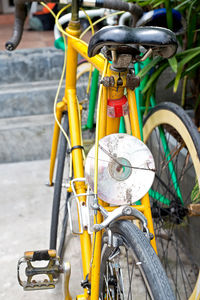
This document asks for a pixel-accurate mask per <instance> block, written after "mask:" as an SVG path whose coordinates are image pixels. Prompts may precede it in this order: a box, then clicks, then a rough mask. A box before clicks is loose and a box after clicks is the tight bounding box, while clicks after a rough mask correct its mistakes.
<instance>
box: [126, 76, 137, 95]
mask: <svg viewBox="0 0 200 300" xmlns="http://www.w3.org/2000/svg"><path fill="white" fill-rule="evenodd" d="M139 85H140V78H139V77H138V76H135V75H134V74H130V73H129V74H127V77H126V87H127V88H129V89H131V90H132V91H133V90H134V89H135V88H136V87H138V86H139Z"/></svg>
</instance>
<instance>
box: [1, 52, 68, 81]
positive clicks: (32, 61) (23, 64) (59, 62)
mask: <svg viewBox="0 0 200 300" xmlns="http://www.w3.org/2000/svg"><path fill="white" fill-rule="evenodd" d="M63 60H64V53H63V51H62V50H58V49H55V48H53V47H49V48H38V49H23V50H16V51H14V52H6V51H0V85H1V84H8V83H14V82H32V81H40V80H58V79H59V78H60V75H61V72H62V67H63Z"/></svg>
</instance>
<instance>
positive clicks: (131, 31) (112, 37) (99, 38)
mask: <svg viewBox="0 0 200 300" xmlns="http://www.w3.org/2000/svg"><path fill="white" fill-rule="evenodd" d="M125 45H126V46H128V47H129V46H130V47H129V48H130V49H131V47H135V46H143V47H144V48H145V49H146V50H148V49H150V48H151V49H152V50H153V53H154V54H156V55H159V56H162V57H164V58H170V57H172V56H173V55H174V54H175V53H176V50H177V46H178V45H177V40H176V36H175V34H174V33H173V32H172V31H171V30H169V29H166V28H161V27H151V26H149V27H137V28H130V27H128V26H106V27H103V28H102V29H100V30H99V31H97V32H96V33H95V34H94V35H93V36H92V38H91V39H90V42H89V45H88V56H89V57H93V56H95V55H96V54H98V53H99V52H100V51H101V49H102V48H103V47H104V46H108V47H109V48H112V47H113V48H115V49H116V48H117V47H118V46H120V47H123V46H125ZM130 49H129V50H130Z"/></svg>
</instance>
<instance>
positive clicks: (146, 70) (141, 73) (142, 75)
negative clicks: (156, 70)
mask: <svg viewBox="0 0 200 300" xmlns="http://www.w3.org/2000/svg"><path fill="white" fill-rule="evenodd" d="M161 59H162V58H161V57H156V58H155V59H153V60H152V61H151V62H150V63H149V64H148V65H146V66H145V67H144V68H143V69H142V70H141V71H140V72H139V73H138V74H137V76H139V77H144V76H145V75H146V74H147V73H148V72H149V71H150V70H151V69H152V68H153V67H155V66H156V65H157V63H158V62H160V61H161Z"/></svg>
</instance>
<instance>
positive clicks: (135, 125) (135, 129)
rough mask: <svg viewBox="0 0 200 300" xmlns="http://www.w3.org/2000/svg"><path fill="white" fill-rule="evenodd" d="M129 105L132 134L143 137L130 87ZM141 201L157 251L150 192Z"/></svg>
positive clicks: (152, 241) (133, 94)
mask: <svg viewBox="0 0 200 300" xmlns="http://www.w3.org/2000/svg"><path fill="white" fill-rule="evenodd" d="M128 105H129V115H130V121H131V131H132V134H133V135H134V136H135V137H137V138H138V139H141V136H140V127H139V120H138V113H137V105H136V98H135V92H134V91H132V90H130V89H128ZM141 203H142V205H143V206H144V207H145V209H144V212H143V213H144V215H145V217H146V218H147V223H148V228H149V231H150V232H151V233H152V234H153V236H154V238H153V239H152V240H151V245H152V247H153V248H154V250H155V252H156V253H157V247H156V240H155V234H154V228H153V220H152V214H151V206H150V200H149V194H146V195H145V196H144V197H143V198H142V200H141Z"/></svg>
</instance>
